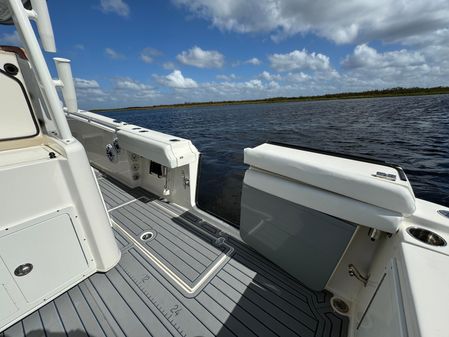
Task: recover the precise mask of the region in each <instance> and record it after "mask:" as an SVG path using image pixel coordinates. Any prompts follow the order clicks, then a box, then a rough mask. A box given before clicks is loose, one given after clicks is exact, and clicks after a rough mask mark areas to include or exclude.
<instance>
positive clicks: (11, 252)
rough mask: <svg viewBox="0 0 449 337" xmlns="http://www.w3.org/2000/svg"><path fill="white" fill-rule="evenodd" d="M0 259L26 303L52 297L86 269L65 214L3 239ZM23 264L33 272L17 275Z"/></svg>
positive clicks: (0, 246) (86, 266)
mask: <svg viewBox="0 0 449 337" xmlns="http://www.w3.org/2000/svg"><path fill="white" fill-rule="evenodd" d="M0 257H1V258H2V259H3V261H4V263H5V264H6V267H7V269H8V271H9V273H10V275H11V277H13V278H14V280H15V282H16V283H17V285H18V286H19V288H20V290H21V291H22V293H23V295H24V296H25V298H26V300H27V301H28V302H34V301H37V300H43V299H44V298H47V297H48V296H51V295H52V294H54V293H55V292H56V291H58V290H61V288H64V287H65V286H68V285H69V283H71V282H73V281H74V280H75V279H76V278H78V277H82V274H83V272H85V271H86V269H87V268H88V264H87V261H86V258H85V256H84V254H83V251H82V249H81V245H80V243H79V241H78V237H77V235H76V233H75V230H74V228H73V224H72V221H71V219H70V217H69V215H68V214H61V215H59V216H56V217H54V218H51V219H49V220H46V221H43V222H40V223H37V224H35V225H32V226H30V227H27V228H25V229H22V230H19V231H17V232H14V233H11V234H9V235H6V236H4V237H2V238H1V239H0ZM25 264H29V265H28V266H32V270H31V271H29V273H26V274H25V275H20V274H21V273H18V271H20V270H19V269H20V268H19V267H20V266H23V265H25ZM18 268H19V269H18ZM28 270H29V268H28ZM22 271H25V272H26V271H27V270H26V269H23V268H22Z"/></svg>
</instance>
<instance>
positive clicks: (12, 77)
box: [0, 69, 40, 142]
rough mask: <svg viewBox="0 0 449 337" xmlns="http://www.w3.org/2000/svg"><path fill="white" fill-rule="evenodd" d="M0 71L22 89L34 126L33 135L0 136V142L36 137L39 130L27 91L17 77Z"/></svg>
mask: <svg viewBox="0 0 449 337" xmlns="http://www.w3.org/2000/svg"><path fill="white" fill-rule="evenodd" d="M0 73H1V74H4V75H5V76H8V77H9V78H11V79H13V80H14V81H16V82H17V83H18V84H19V86H20V89H22V93H23V96H24V97H25V101H26V102H27V105H28V110H29V111H30V114H31V118H32V119H33V123H34V127H35V128H36V133H35V134H33V135H30V136H23V137H14V138H3V139H2V138H0V142H4V141H8V140H16V139H27V138H33V137H36V136H37V135H38V134H39V132H40V130H39V124H38V123H37V120H36V116H35V115H34V112H33V108H32V106H31V102H30V100H29V98H28V94H27V92H26V90H25V87H24V86H23V84H22V82H21V81H20V80H19V79H18V78H17V77H15V76H12V75H10V74H8V73H7V72H6V71H4V70H2V69H0Z"/></svg>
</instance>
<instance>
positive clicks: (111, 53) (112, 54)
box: [104, 48, 125, 60]
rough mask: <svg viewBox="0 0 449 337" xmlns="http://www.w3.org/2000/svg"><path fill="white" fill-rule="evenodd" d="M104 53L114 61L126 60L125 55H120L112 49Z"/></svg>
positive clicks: (107, 49)
mask: <svg viewBox="0 0 449 337" xmlns="http://www.w3.org/2000/svg"><path fill="white" fill-rule="evenodd" d="M104 52H105V53H106V55H107V56H108V57H109V58H111V59H113V60H120V59H124V58H125V56H124V55H123V54H120V53H119V52H117V51H115V50H114V49H112V48H106V49H105V50H104Z"/></svg>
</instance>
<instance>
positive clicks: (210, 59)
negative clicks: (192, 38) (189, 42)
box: [177, 46, 224, 68]
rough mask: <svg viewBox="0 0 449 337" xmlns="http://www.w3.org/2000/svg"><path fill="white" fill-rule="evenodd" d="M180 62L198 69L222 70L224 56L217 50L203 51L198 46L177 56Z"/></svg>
mask: <svg viewBox="0 0 449 337" xmlns="http://www.w3.org/2000/svg"><path fill="white" fill-rule="evenodd" d="M177 59H178V61H179V62H181V63H183V64H187V65H190V66H194V67H198V68H221V67H222V66H223V64H224V56H223V54H221V53H220V52H218V51H216V50H203V49H201V48H200V47H198V46H194V47H193V48H191V49H189V50H187V51H183V52H182V53H181V54H179V55H178V56H177Z"/></svg>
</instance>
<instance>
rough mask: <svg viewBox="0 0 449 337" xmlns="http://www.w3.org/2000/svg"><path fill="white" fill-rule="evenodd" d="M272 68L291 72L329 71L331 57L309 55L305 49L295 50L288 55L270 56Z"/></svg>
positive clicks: (315, 54)
mask: <svg viewBox="0 0 449 337" xmlns="http://www.w3.org/2000/svg"><path fill="white" fill-rule="evenodd" d="M268 59H269V60H270V63H271V67H272V68H273V69H275V70H277V71H291V70H318V71H323V70H329V69H330V68H331V66H330V61H329V57H328V56H326V55H323V54H319V53H318V54H317V53H315V52H313V53H308V52H307V51H306V50H305V49H303V50H294V51H292V52H290V53H288V54H273V55H269V56H268Z"/></svg>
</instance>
